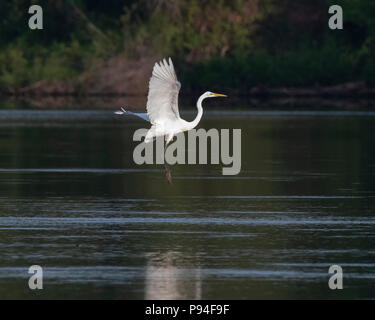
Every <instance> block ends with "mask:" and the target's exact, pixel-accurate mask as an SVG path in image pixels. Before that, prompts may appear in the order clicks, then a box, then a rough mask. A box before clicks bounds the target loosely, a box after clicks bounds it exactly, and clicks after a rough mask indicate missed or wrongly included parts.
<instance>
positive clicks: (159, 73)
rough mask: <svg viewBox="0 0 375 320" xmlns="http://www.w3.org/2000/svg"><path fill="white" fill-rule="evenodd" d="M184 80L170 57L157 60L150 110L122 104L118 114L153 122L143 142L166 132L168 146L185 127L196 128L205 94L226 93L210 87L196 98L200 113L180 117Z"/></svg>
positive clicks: (150, 96)
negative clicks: (191, 117)
mask: <svg viewBox="0 0 375 320" xmlns="http://www.w3.org/2000/svg"><path fill="white" fill-rule="evenodd" d="M180 88H181V83H180V82H179V81H178V80H177V76H176V72H175V70H174V67H173V63H172V60H171V58H169V61H168V62H167V61H166V60H165V59H163V61H160V62H159V63H155V65H154V69H153V71H152V76H151V78H150V83H149V90H148V97H147V113H134V112H131V111H127V110H125V109H123V108H121V111H117V112H115V113H116V114H132V115H135V116H137V117H140V118H142V119H143V120H146V121H149V122H151V128H150V129H149V130H148V131H147V134H146V136H145V140H144V142H146V143H147V142H150V141H153V139H154V138H156V137H158V136H165V140H166V143H165V146H166V145H167V144H168V143H169V142H170V141H171V140H172V139H173V137H174V136H175V135H176V134H178V133H180V132H184V131H188V130H191V129H193V128H195V127H196V126H197V125H198V123H199V121H200V120H201V118H202V115H203V108H202V102H203V100H204V99H206V98H215V97H226V95H224V94H219V93H213V92H210V91H207V92H205V93H203V94H202V95H201V96H200V97H199V99H198V101H197V109H198V114H197V116H196V118H195V119H194V120H193V121H190V122H189V121H186V120H184V119H181V117H180V113H179V112H178V93H179V91H180ZM166 170H167V179H168V181H169V182H171V174H170V170H169V169H168V167H167V165H166Z"/></svg>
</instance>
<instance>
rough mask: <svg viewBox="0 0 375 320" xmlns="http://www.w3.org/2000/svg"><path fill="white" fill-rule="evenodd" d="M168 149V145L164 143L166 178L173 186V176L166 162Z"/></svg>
mask: <svg viewBox="0 0 375 320" xmlns="http://www.w3.org/2000/svg"><path fill="white" fill-rule="evenodd" d="M166 148H167V143H166V142H165V141H164V166H165V177H166V178H167V181H168V183H169V184H172V174H171V170H170V169H169V166H168V164H167V162H166V161H165V150H166Z"/></svg>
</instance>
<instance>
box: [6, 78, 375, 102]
mask: <svg viewBox="0 0 375 320" xmlns="http://www.w3.org/2000/svg"><path fill="white" fill-rule="evenodd" d="M147 90H148V88H147V87H144V88H140V89H139V90H136V91H135V92H134V93H130V92H128V91H127V90H121V89H120V90H115V91H111V90H103V91H90V90H85V89H82V88H79V86H76V85H75V84H74V83H66V82H60V81H58V82H56V81H55V82H51V83H48V84H47V83H44V82H43V83H42V82H40V83H36V84H33V85H30V86H27V87H24V88H20V89H0V97H30V98H38V97H77V98H86V97H98V98H101V97H103V98H106V97H108V98H115V97H142V96H145V95H147ZM215 90H217V91H219V90H220V92H221V91H222V92H225V93H226V94H228V95H232V96H239V97H254V98H261V99H267V98H334V99H347V98H368V99H375V87H370V86H367V85H366V84H365V83H364V82H348V83H342V84H338V85H333V86H315V87H313V86H309V87H266V86H256V87H252V88H249V89H233V88H225V87H216V88H215ZM200 94H201V91H199V92H196V91H194V90H191V89H189V88H182V91H181V92H180V96H196V95H200Z"/></svg>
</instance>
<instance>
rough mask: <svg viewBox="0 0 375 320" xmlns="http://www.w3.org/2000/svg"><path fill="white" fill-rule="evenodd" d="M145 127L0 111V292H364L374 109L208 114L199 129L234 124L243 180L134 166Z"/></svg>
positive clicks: (371, 283)
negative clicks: (340, 282) (40, 283)
mask: <svg viewBox="0 0 375 320" xmlns="http://www.w3.org/2000/svg"><path fill="white" fill-rule="evenodd" d="M182 116H184V117H185V118H186V119H192V118H193V116H194V112H193V111H191V112H190V111H188V112H185V113H182ZM144 126H145V122H142V120H137V119H134V118H123V117H120V116H116V115H114V114H113V113H112V111H111V110H5V109H4V110H0V298H3V299H4V298H27V299H29V298H48V299H54V298H59V299H65V298H71V299H75V298H103V299H186V298H188V299H252V298H258V299H259V298H272V299H286V298H297V299H311V298H321V299H327V298H330V299H340V298H356V299H358V298H372V299H373V298H375V214H374V208H375V152H374V145H375V135H374V127H375V112H373V111H339V110H330V111H324V110H323V111H322V110H320V111H316V110H303V111H295V110H280V111H278V110H273V111H265V110H249V109H246V110H241V109H235V110H231V109H230V108H228V109H226V110H221V109H215V108H213V109H211V110H210V109H208V108H207V109H206V110H205V114H204V117H203V120H202V122H201V123H200V125H199V127H201V128H206V129H209V128H219V129H220V128H240V129H242V170H241V173H240V174H239V175H237V176H223V175H222V174H221V167H222V165H175V166H173V167H172V175H173V185H168V183H167V182H166V179H165V176H164V169H163V166H162V165H144V166H136V165H135V164H134V162H133V157H132V152H133V148H134V146H135V145H136V143H135V142H132V135H133V132H134V131H135V130H136V129H138V128H141V127H144ZM34 264H36V265H40V266H42V267H43V269H44V289H43V290H39V291H32V290H30V289H29V288H28V285H27V283H28V278H29V276H30V275H29V274H28V272H27V271H28V268H29V266H31V265H34ZM333 264H337V265H340V266H341V267H342V268H343V271H344V289H343V290H330V289H329V287H328V279H329V277H330V275H329V274H328V269H329V267H330V266H331V265H333Z"/></svg>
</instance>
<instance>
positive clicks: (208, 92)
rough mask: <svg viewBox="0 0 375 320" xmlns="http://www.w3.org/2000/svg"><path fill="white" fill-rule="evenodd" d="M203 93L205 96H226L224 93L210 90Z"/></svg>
mask: <svg viewBox="0 0 375 320" xmlns="http://www.w3.org/2000/svg"><path fill="white" fill-rule="evenodd" d="M204 95H205V97H206V98H217V97H227V95H225V94H221V93H213V92H211V91H207V92H206V93H205V94H204Z"/></svg>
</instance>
